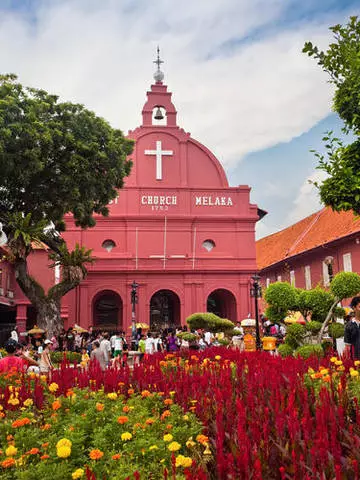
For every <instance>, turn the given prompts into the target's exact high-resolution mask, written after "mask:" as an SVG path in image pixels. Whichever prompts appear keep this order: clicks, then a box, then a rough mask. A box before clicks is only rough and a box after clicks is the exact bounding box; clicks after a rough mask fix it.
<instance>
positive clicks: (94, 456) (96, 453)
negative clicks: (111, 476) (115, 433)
mask: <svg viewBox="0 0 360 480" xmlns="http://www.w3.org/2000/svg"><path fill="white" fill-rule="evenodd" d="M103 456H104V452H102V451H101V450H99V449H98V448H94V449H93V450H91V452H90V453H89V457H90V458H91V460H100V458H102V457H103Z"/></svg>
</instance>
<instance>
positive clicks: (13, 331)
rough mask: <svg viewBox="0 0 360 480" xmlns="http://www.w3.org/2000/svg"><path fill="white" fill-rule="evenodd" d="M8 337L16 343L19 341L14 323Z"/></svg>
mask: <svg viewBox="0 0 360 480" xmlns="http://www.w3.org/2000/svg"><path fill="white" fill-rule="evenodd" d="M10 338H11V339H12V340H14V341H15V342H16V343H17V342H18V341H19V334H18V328H17V326H16V325H15V327H14V329H13V330H12V331H11V334H10Z"/></svg>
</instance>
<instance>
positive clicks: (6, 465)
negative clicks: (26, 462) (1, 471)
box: [1, 458, 15, 468]
mask: <svg viewBox="0 0 360 480" xmlns="http://www.w3.org/2000/svg"><path fill="white" fill-rule="evenodd" d="M14 465H15V460H14V459H13V458H7V459H6V460H3V461H2V462H1V466H2V468H10V467H13V466H14Z"/></svg>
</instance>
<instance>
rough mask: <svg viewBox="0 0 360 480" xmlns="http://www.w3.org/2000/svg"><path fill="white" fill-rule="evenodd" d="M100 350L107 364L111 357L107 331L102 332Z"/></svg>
mask: <svg viewBox="0 0 360 480" xmlns="http://www.w3.org/2000/svg"><path fill="white" fill-rule="evenodd" d="M100 351H102V352H103V354H104V357H105V362H106V365H108V364H109V361H110V358H111V345H110V341H109V334H108V333H107V332H106V333H104V338H103V339H102V340H101V342H100Z"/></svg>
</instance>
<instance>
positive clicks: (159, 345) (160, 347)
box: [154, 333, 164, 352]
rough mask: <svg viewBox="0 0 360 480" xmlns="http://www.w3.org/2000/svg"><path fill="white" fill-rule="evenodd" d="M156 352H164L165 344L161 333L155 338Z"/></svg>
mask: <svg viewBox="0 0 360 480" xmlns="http://www.w3.org/2000/svg"><path fill="white" fill-rule="evenodd" d="M154 345H155V352H163V351H164V346H163V341H162V338H161V335H160V333H159V334H158V335H157V336H156V337H155V338H154Z"/></svg>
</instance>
